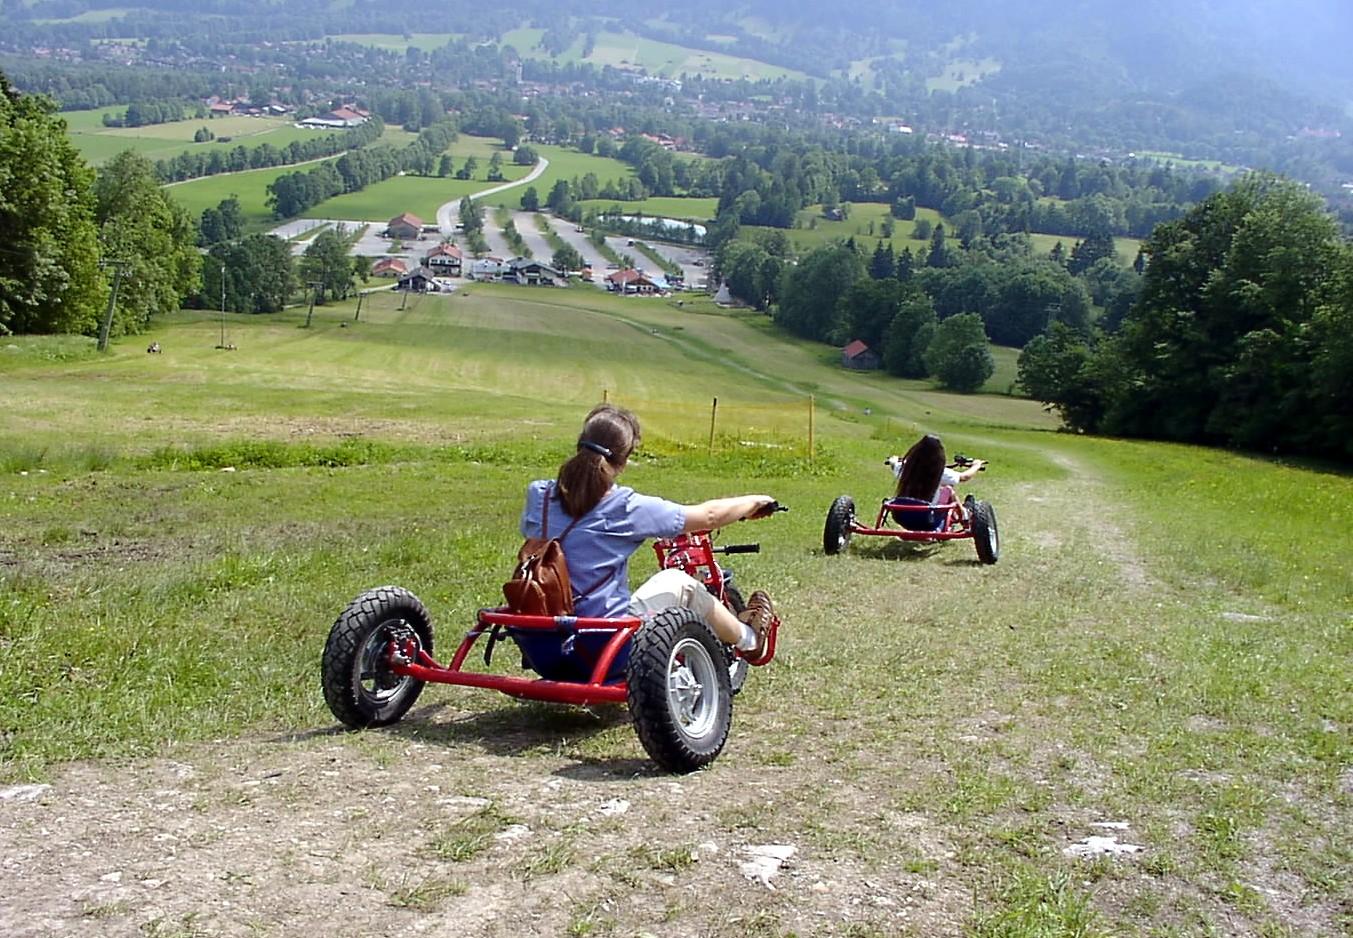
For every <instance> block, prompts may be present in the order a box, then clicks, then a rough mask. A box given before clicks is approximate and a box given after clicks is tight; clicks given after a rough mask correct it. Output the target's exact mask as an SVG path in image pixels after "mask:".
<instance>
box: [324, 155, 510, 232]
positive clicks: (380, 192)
mask: <svg viewBox="0 0 1353 938" xmlns="http://www.w3.org/2000/svg"><path fill="white" fill-rule="evenodd" d="M457 162H458V164H459V163H463V162H464V160H458V161H457ZM530 171H531V167H529V166H514V165H512V164H510V163H504V164H503V177H504V179H503V180H502V181H506V182H511V181H513V180H517V179H520V178H521V177H523V176H525V175H526V174H527V173H529V172H530ZM485 173H486V167H484V166H482V165H481V166H480V168H479V170H478V171H477V172H476V173H475V175H476V176H477V177H478V178H476V179H456V178H454V177H453V176H445V177H442V176H393V177H391V178H389V179H386V180H385V181H384V182H377V183H373V184H372V185H369V186H367V187H366V188H365V189H362V190H361V191H359V192H348V193H345V194H344V195H338V196H334V197H333V198H332V199H326V200H325V201H323V202H321V203H319V204H318V205H312V206H311V207H310V208H308V209H306V210H305V211H304V212H302V213H301V217H302V218H354V219H363V220H366V221H386V220H387V219H390V218H393V217H394V216H395V215H398V214H399V213H400V212H413V213H414V214H415V215H417V216H418V217H419V218H421V219H423V220H424V221H426V222H429V223H431V222H433V221H435V220H436V218H437V209H438V208H439V207H440V206H441V205H442V204H443V203H445V202H452V201H457V202H458V201H460V199H461V198H463V197H464V196H467V195H473V194H474V193H476V192H482V191H484V190H485V189H488V188H491V187H492V186H496V185H499V184H500V183H498V182H488V181H486V180H485V178H484V176H485ZM514 191H515V190H514ZM508 194H509V193H507V192H505V193H503V194H502V195H503V197H506V196H507V195H508ZM518 198H520V196H518Z"/></svg>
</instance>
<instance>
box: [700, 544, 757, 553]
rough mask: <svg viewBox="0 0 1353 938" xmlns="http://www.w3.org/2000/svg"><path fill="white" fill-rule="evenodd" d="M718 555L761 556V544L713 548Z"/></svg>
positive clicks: (729, 545) (728, 545) (725, 545)
mask: <svg viewBox="0 0 1353 938" xmlns="http://www.w3.org/2000/svg"><path fill="white" fill-rule="evenodd" d="M712 552H713V553H716V554H759V553H761V545H760V544H724V545H723V546H722V547H715V548H712Z"/></svg>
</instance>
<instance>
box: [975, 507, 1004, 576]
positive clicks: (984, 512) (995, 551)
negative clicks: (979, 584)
mask: <svg viewBox="0 0 1353 938" xmlns="http://www.w3.org/2000/svg"><path fill="white" fill-rule="evenodd" d="M972 540H973V543H974V544H975V545H976V546H977V559H978V560H980V561H982V563H995V562H996V561H997V560H999V559H1000V558H1001V535H1000V532H999V531H998V530H997V529H996V509H995V508H992V507H991V503H990V502H982V501H977V502H973V505H972Z"/></svg>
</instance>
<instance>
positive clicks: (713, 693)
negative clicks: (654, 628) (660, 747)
mask: <svg viewBox="0 0 1353 938" xmlns="http://www.w3.org/2000/svg"><path fill="white" fill-rule="evenodd" d="M719 704H720V701H719V681H718V673H717V668H716V666H715V664H714V659H713V658H711V657H710V654H709V649H707V648H705V646H704V644H702V643H701V642H699V641H697V640H696V639H694V638H683V639H682V640H681V641H679V642H677V643H676V646H675V647H674V648H673V649H672V654H671V655H670V656H669V657H668V659H667V706H668V708H669V709H670V710H671V712H672V718H673V719H674V720H675V721H676V724H677V726H678V727H680V729H681V731H682V732H683V733H684V734H686V735H687V736H688V737H691V738H696V739H698V738H699V737H701V736H705V735H706V734H708V733H709V732H710V731H711V730H713V729H714V725H715V723H716V722H717V721H718V718H719Z"/></svg>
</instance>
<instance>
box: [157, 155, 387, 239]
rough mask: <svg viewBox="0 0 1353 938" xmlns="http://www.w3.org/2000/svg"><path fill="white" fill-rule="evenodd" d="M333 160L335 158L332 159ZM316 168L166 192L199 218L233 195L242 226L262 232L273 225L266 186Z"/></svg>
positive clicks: (206, 181)
mask: <svg viewBox="0 0 1353 938" xmlns="http://www.w3.org/2000/svg"><path fill="white" fill-rule="evenodd" d="M333 159H338V157H337V156H335V157H333ZM318 165H319V163H318V162H316V163H308V164H306V165H304V166H272V167H269V168H268V169H251V170H248V171H246V172H242V173H224V174H222V175H219V176H205V177H203V178H202V179H191V180H189V181H187V182H181V183H178V184H176V185H170V186H168V187H167V188H166V190H165V191H167V192H168V193H169V194H170V195H171V196H173V198H174V201H176V202H178V203H179V204H180V205H182V206H183V207H184V208H186V209H188V211H190V212H192V213H193V214H194V215H201V214H202V210H203V209H208V208H215V207H216V206H217V205H219V204H220V202H221V200H222V199H225V198H228V197H230V196H232V195H233V196H235V197H237V198H238V199H239V200H240V213H241V214H242V215H243V217H244V222H245V226H246V227H247V228H249V229H250V230H255V231H261V230H263V229H265V228H267V227H270V226H271V225H272V224H275V220H274V219H273V214H272V210H271V209H269V208H268V205H267V198H268V184H269V183H271V182H272V181H273V180H274V179H276V178H277V177H278V176H285V175H286V174H287V173H296V172H305V171H306V170H308V169H311V168H313V167H315V166H318ZM390 214H391V215H394V214H397V213H396V212H391V213H390ZM386 217H387V218H388V217H389V216H386Z"/></svg>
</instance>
